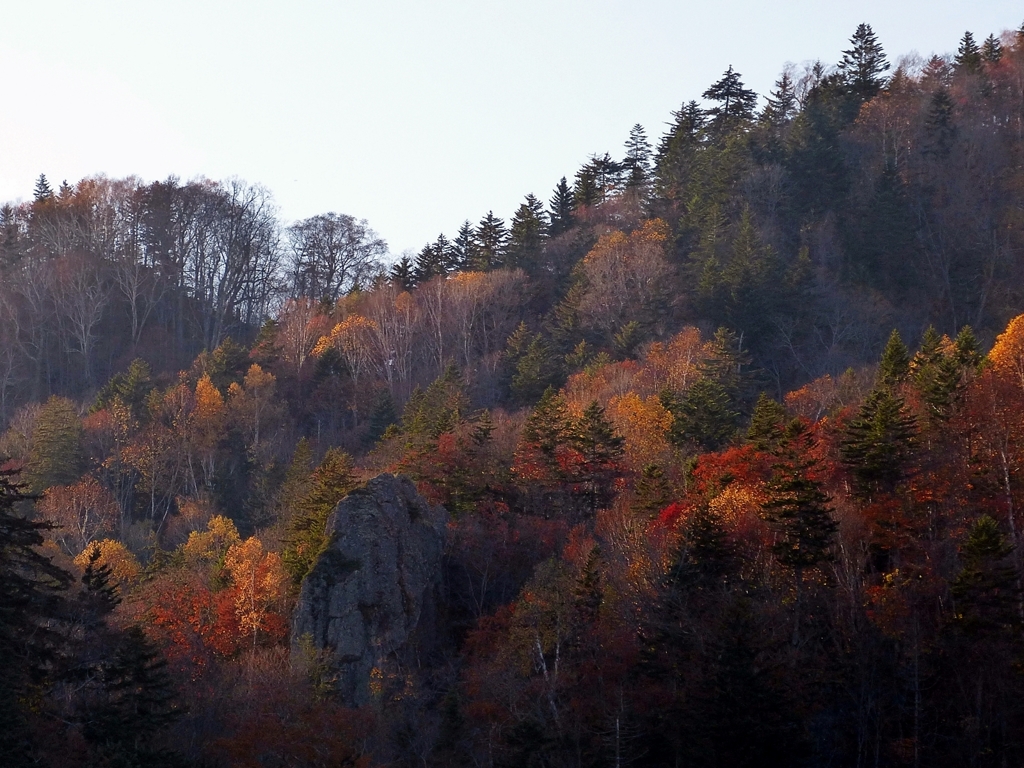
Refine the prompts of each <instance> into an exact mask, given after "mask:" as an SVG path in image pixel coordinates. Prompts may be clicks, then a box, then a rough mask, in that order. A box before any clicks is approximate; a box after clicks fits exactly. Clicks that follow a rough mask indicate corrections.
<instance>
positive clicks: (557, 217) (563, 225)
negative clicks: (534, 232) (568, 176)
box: [548, 176, 575, 237]
mask: <svg viewBox="0 0 1024 768" xmlns="http://www.w3.org/2000/svg"><path fill="white" fill-rule="evenodd" d="M574 207H575V206H574V203H573V195H572V190H571V189H569V185H568V184H567V183H566V181H565V176H563V177H562V178H561V180H559V182H558V184H557V186H556V187H555V191H554V193H553V194H552V196H551V201H550V202H549V203H548V211H549V214H548V218H549V220H550V222H551V224H550V233H551V237H558V235H560V234H562V233H563V232H566V231H568V229H569V228H570V227H571V226H572V221H573V219H572V214H573V209H574Z"/></svg>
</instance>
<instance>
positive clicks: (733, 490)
mask: <svg viewBox="0 0 1024 768" xmlns="http://www.w3.org/2000/svg"><path fill="white" fill-rule="evenodd" d="M767 498H768V497H767V495H766V494H765V489H764V486H763V485H762V484H761V483H758V484H756V485H743V484H741V483H730V484H729V485H727V486H726V487H725V490H724V491H722V492H721V493H720V494H718V496H716V497H715V498H713V499H712V500H711V501H710V502H709V504H708V507H709V508H710V509H711V511H712V512H713V513H715V514H716V515H718V516H719V518H720V519H721V520H722V522H723V523H725V524H726V525H731V524H734V523H736V521H738V520H739V519H740V518H743V517H746V516H747V515H757V514H758V513H759V512H760V510H761V506H762V505H763V504H764V503H765V501H767Z"/></svg>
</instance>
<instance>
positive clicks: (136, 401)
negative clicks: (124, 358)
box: [92, 358, 153, 420]
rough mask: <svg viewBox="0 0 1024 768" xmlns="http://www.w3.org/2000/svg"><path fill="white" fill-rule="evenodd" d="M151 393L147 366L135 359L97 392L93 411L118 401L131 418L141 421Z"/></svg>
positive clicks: (144, 362)
mask: <svg viewBox="0 0 1024 768" xmlns="http://www.w3.org/2000/svg"><path fill="white" fill-rule="evenodd" d="M152 391H153V380H152V378H151V376H150V371H149V364H148V363H147V362H146V361H145V360H141V359H139V358H135V359H134V360H132V362H131V363H130V364H129V365H128V370H127V371H125V372H124V373H118V374H115V375H114V376H112V377H111V378H110V381H108V382H107V383H106V385H105V386H104V387H103V389H101V390H100V391H99V394H98V395H97V396H96V403H95V405H93V408H92V410H93V411H100V410H102V409H104V408H107V407H108V406H110V405H113V404H114V402H115V401H120V402H121V403H122V404H123V405H126V406H128V407H129V408H130V409H131V412H132V416H133V417H134V418H136V419H138V420H141V419H142V418H143V417H144V416H145V414H146V403H147V401H148V399H149V394H150V392H152Z"/></svg>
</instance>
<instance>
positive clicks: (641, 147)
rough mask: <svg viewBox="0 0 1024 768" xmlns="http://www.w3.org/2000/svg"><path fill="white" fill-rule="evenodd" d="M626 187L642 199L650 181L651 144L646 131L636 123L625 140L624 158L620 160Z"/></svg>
mask: <svg viewBox="0 0 1024 768" xmlns="http://www.w3.org/2000/svg"><path fill="white" fill-rule="evenodd" d="M622 169H623V172H624V173H625V177H626V178H625V182H626V189H629V190H633V191H635V192H636V193H637V194H639V195H640V198H641V200H644V199H645V198H646V195H647V190H648V188H649V187H650V183H651V144H650V142H649V141H647V132H646V131H644V127H643V126H642V125H640V124H639V123H637V124H636V125H634V126H633V127H632V128H631V129H630V131H629V138H628V139H627V140H626V158H625V159H624V160H623V161H622Z"/></svg>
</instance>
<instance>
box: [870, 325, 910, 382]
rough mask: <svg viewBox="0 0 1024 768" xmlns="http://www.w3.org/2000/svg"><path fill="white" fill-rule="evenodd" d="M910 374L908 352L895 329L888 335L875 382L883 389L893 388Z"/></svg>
mask: <svg viewBox="0 0 1024 768" xmlns="http://www.w3.org/2000/svg"><path fill="white" fill-rule="evenodd" d="M909 373H910V352H909V351H908V350H907V345H906V344H904V343H903V339H902V338H900V332H899V331H897V330H896V329H895V328H894V329H893V331H892V333H890V334H889V340H888V341H887V342H886V344H885V349H884V350H882V359H881V360H880V361H879V363H878V373H877V375H876V381H877V382H878V384H880V385H882V386H885V387H895V386H897V385H898V384H900V383H902V382H903V381H904V380H905V379H906V378H907V375H908V374H909Z"/></svg>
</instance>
